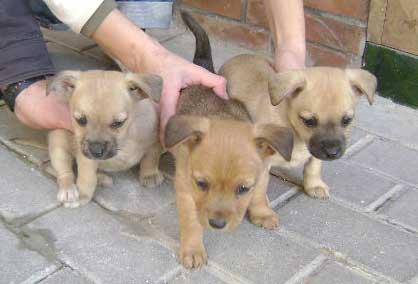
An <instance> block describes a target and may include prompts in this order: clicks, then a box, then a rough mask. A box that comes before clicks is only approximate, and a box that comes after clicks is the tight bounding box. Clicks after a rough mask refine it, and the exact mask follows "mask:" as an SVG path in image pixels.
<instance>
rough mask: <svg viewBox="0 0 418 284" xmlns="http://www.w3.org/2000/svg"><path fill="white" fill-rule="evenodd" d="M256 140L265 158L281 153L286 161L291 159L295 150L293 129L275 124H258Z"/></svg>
mask: <svg viewBox="0 0 418 284" xmlns="http://www.w3.org/2000/svg"><path fill="white" fill-rule="evenodd" d="M255 142H256V145H257V148H258V150H259V152H260V154H261V155H262V157H263V158H265V157H267V156H271V155H273V154H275V153H279V154H280V155H282V157H283V158H284V159H285V160H286V161H290V159H291V158H292V151H293V131H292V130H291V129H290V128H287V127H280V126H277V125H275V124H261V125H257V126H256V138H255Z"/></svg>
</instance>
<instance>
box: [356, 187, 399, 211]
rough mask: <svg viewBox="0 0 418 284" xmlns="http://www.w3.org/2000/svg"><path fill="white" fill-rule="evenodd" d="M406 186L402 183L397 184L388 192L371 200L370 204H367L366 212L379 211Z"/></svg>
mask: <svg viewBox="0 0 418 284" xmlns="http://www.w3.org/2000/svg"><path fill="white" fill-rule="evenodd" d="M403 188H404V186H403V185H402V184H397V185H395V186H394V187H392V188H391V189H390V190H389V191H388V192H386V193H385V194H383V195H381V196H380V197H379V198H377V199H376V200H375V201H373V202H371V203H370V204H369V205H367V206H366V208H365V210H364V211H365V212H374V211H377V210H378V209H379V208H380V207H382V206H383V205H384V204H385V203H386V202H387V201H388V200H389V199H391V198H392V197H394V196H395V195H396V194H397V193H399V192H401V191H402V189H403Z"/></svg>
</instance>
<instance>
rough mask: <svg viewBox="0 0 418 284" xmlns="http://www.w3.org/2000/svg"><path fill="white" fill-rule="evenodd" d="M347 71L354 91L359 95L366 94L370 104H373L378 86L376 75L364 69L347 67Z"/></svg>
mask: <svg viewBox="0 0 418 284" xmlns="http://www.w3.org/2000/svg"><path fill="white" fill-rule="evenodd" d="M345 72H346V74H347V76H348V80H349V81H350V84H351V87H352V88H353V90H354V92H355V93H356V94H357V95H359V96H363V95H366V96H367V100H368V101H369V104H370V105H372V104H373V101H374V95H375V93H376V88H377V79H376V77H375V76H374V75H373V74H371V73H370V72H368V71H366V70H362V69H346V70H345Z"/></svg>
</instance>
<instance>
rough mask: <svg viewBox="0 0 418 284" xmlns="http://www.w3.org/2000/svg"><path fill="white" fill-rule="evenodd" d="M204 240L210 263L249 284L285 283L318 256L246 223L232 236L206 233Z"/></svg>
mask: <svg viewBox="0 0 418 284" xmlns="http://www.w3.org/2000/svg"><path fill="white" fill-rule="evenodd" d="M279 230H280V229H279ZM205 240H206V241H205V243H206V249H207V253H208V256H209V259H210V260H212V261H213V262H215V263H217V264H219V265H222V266H223V267H225V268H226V269H228V270H229V271H231V272H233V273H235V274H237V275H240V276H241V277H244V278H246V279H248V280H250V281H252V282H253V283H263V284H268V283H274V284H279V283H285V282H286V280H288V279H289V278H291V277H292V275H293V274H295V273H296V272H298V271H299V270H300V269H301V268H303V267H304V266H305V265H307V264H308V263H310V262H311V261H312V260H313V259H314V258H315V257H316V256H317V255H318V252H317V251H316V250H315V249H312V248H308V247H304V246H301V245H300V244H297V243H295V242H293V241H291V240H288V239H285V238H284V237H282V236H279V235H278V234H276V233H275V232H274V231H268V230H265V229H262V228H258V227H256V226H254V225H252V224H250V223H249V222H248V221H245V222H243V224H241V226H240V227H239V228H238V230H236V231H235V232H232V233H219V232H213V231H209V232H207V234H206V236H205Z"/></svg>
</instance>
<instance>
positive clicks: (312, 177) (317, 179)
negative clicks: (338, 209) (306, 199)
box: [303, 157, 329, 199]
mask: <svg viewBox="0 0 418 284" xmlns="http://www.w3.org/2000/svg"><path fill="white" fill-rule="evenodd" d="M303 187H304V189H305V192H306V193H307V194H308V195H309V196H310V197H313V198H319V199H328V198H329V188H328V186H327V185H326V184H325V183H324V182H323V181H322V179H321V161H320V160H318V159H316V158H314V157H310V158H309V160H308V161H307V162H306V164H305V168H304V169H303Z"/></svg>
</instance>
